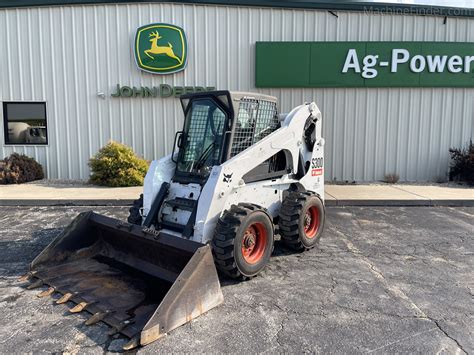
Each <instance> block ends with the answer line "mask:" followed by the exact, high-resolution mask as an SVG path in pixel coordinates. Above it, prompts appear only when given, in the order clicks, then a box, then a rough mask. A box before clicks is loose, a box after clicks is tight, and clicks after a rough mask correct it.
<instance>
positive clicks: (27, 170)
mask: <svg viewBox="0 0 474 355" xmlns="http://www.w3.org/2000/svg"><path fill="white" fill-rule="evenodd" d="M43 178H44V172H43V167H42V166H41V164H39V163H38V162H37V161H36V160H34V159H33V158H30V157H27V156H26V155H23V154H18V153H13V154H12V155H10V156H9V157H7V158H5V159H3V160H0V184H22V183H24V182H29V181H34V180H41V179H43Z"/></svg>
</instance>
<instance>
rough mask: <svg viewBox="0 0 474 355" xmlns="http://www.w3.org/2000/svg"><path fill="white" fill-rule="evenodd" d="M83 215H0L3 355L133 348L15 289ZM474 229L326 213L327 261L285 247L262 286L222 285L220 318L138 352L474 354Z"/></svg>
mask: <svg viewBox="0 0 474 355" xmlns="http://www.w3.org/2000/svg"><path fill="white" fill-rule="evenodd" d="M84 210H88V208H86V207H34V208H29V207H21V208H20V207H1V208H0V225H1V226H2V228H1V230H0V245H1V247H0V307H1V310H2V312H1V315H0V353H12V352H68V353H74V352H81V353H83V352H89V353H101V352H103V351H113V350H115V349H119V348H120V347H121V345H123V344H124V342H126V340H125V339H122V338H120V337H119V338H111V337H109V336H108V335H107V333H108V327H107V326H106V325H104V324H97V325H94V326H86V325H84V324H83V322H84V320H85V319H86V318H87V315H85V314H79V315H72V314H69V313H68V312H67V310H68V307H70V305H56V304H54V303H53V302H52V299H51V298H44V299H38V298H37V297H35V295H36V294H37V293H38V292H39V291H38V290H26V289H25V288H24V286H23V285H22V284H21V283H18V282H17V281H16V280H17V278H18V277H19V276H20V275H22V274H24V273H25V272H26V271H27V267H28V263H29V262H30V261H31V260H32V259H33V258H34V257H35V256H36V255H37V254H38V253H39V252H40V251H41V250H42V249H43V248H44V247H45V246H46V245H47V244H48V243H49V242H50V241H51V240H52V239H53V238H54V236H55V235H57V233H58V232H59V231H60V230H61V228H62V227H64V226H66V225H67V224H68V223H69V222H70V221H71V220H72V219H73V218H74V217H75V216H76V215H77V214H78V213H79V212H81V211H84ZM94 210H96V211H97V212H99V213H104V214H107V215H109V216H113V217H116V218H120V219H125V217H126V216H127V213H128V209H127V208H125V207H102V208H97V207H94ZM473 221H474V208H449V207H346V208H342V207H339V208H336V207H331V208H328V209H327V220H326V230H325V234H324V236H323V239H322V240H321V243H320V246H319V248H318V249H313V250H311V251H309V252H305V253H293V252H290V251H289V250H287V249H285V248H284V247H282V246H281V245H280V244H277V245H276V247H275V251H274V256H273V258H272V259H271V262H270V265H269V266H268V267H267V268H266V269H265V271H264V272H263V274H262V275H261V276H258V277H256V278H254V279H252V280H250V281H248V282H242V283H234V282H233V281H229V280H227V279H224V278H221V283H222V288H223V293H224V298H225V301H224V304H223V305H222V306H220V307H218V308H215V309H213V310H211V311H210V312H208V313H207V314H205V315H203V316H201V317H199V318H197V319H196V320H194V321H192V322H191V323H189V324H187V325H185V326H183V327H181V328H178V329H177V330H175V331H173V332H171V333H170V334H169V335H168V336H167V337H165V338H163V339H161V340H160V341H158V342H155V343H153V344H151V345H149V346H147V347H144V348H140V349H139V350H138V352H139V353H154V352H157V351H160V352H166V353H169V352H214V353H215V352H230V353H234V352H239V353H255V352H268V353H274V352H294V353H299V352H324V353H326V352H331V353H368V352H369V353H387V352H390V353H393V352H407V353H408V352H409V353H414V352H423V353H427V352H429V353H438V352H440V351H445V352H448V353H459V352H460V353H462V352H466V353H469V352H473V351H474V341H473V329H474V319H473V316H474V312H473V310H474V305H473V292H474V273H473V270H474V257H473V252H474V242H473V235H474V224H473Z"/></svg>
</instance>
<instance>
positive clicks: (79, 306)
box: [69, 302, 89, 313]
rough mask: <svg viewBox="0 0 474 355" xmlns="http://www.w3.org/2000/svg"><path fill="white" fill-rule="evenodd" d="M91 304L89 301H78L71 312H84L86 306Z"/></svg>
mask: <svg viewBox="0 0 474 355" xmlns="http://www.w3.org/2000/svg"><path fill="white" fill-rule="evenodd" d="M88 305H89V303H87V302H81V303H78V304H76V305H75V306H74V307H72V308H71V309H70V310H69V312H71V313H79V312H82V311H83V310H84V308H86V307H87V306H88Z"/></svg>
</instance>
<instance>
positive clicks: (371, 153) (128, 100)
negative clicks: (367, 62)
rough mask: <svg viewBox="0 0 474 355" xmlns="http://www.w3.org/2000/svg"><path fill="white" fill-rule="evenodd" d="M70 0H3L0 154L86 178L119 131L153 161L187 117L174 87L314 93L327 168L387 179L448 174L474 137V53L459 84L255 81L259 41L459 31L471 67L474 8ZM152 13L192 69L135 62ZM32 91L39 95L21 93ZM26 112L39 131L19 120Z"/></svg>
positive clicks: (285, 97)
mask: <svg viewBox="0 0 474 355" xmlns="http://www.w3.org/2000/svg"><path fill="white" fill-rule="evenodd" d="M68 2H69V3H70V4H69V5H49V4H52V3H54V1H25V0H21V1H0V77H1V78H2V79H1V82H0V102H2V104H3V110H1V111H0V116H1V120H0V121H1V122H2V124H1V125H0V127H1V128H0V140H1V143H0V147H1V155H2V157H4V156H7V155H9V154H10V153H12V152H21V153H24V154H26V155H28V156H31V157H34V158H35V159H37V160H38V161H39V162H40V163H41V164H42V165H43V166H44V167H45V171H46V173H47V176H48V178H52V179H55V178H62V179H79V178H80V179H84V178H87V177H88V174H89V170H88V165H87V162H88V159H89V158H90V157H91V156H92V155H93V154H94V153H95V152H97V150H98V149H99V148H100V147H101V146H103V145H104V144H105V143H107V141H108V140H110V139H113V140H116V141H119V142H122V143H125V144H127V145H130V146H132V147H133V149H134V150H135V151H136V152H137V153H138V154H139V155H142V156H144V157H145V158H146V159H149V160H151V159H155V158H159V157H161V156H163V155H164V154H167V153H169V152H170V151H171V149H172V144H173V138H174V133H175V131H177V130H179V129H180V128H181V126H182V122H183V117H182V112H181V107H180V104H179V100H178V99H177V98H175V97H174V95H173V93H174V94H176V95H178V94H179V93H180V92H184V91H192V90H206V89H211V88H216V89H230V90H240V91H257V92H262V93H265V94H270V95H274V96H277V97H278V98H279V109H280V112H287V111H288V110H290V109H291V108H293V107H294V106H297V105H299V104H301V103H303V102H306V101H310V100H315V101H316V102H317V104H318V106H319V107H320V109H321V111H322V113H323V130H324V137H325V139H326V156H325V160H326V162H325V167H326V172H325V176H326V180H337V181H341V180H349V181H353V180H355V181H377V180H381V179H383V177H384V175H385V174H387V173H396V174H399V175H400V180H402V181H433V180H439V179H445V178H446V176H447V172H448V168H449V154H448V148H450V147H460V146H462V145H465V144H466V143H468V142H469V139H472V137H473V136H474V74H473V73H474V62H473V63H472V65H471V69H470V71H469V72H466V73H465V75H464V78H465V79H463V80H464V82H463V84H460V85H457V87H452V85H450V83H451V80H449V79H446V78H445V79H443V80H445V82H443V80H442V79H439V80H438V79H436V80H438V81H437V85H436V86H434V85H433V86H427V87H422V86H413V87H406V86H405V87H403V85H401V86H392V87H390V85H389V87H370V86H363V87H360V86H359V87H355V86H350V85H348V86H347V87H344V85H333V86H332V87H331V86H330V85H329V86H325V87H324V86H323V87H318V85H309V86H306V87H305V86H304V85H302V86H301V85H294V87H291V85H289V86H285V85H281V87H264V86H265V85H259V87H256V78H257V77H258V75H259V73H256V47H257V46H258V45H257V43H259V42H263V43H270V44H271V42H288V43H298V42H315V43H316V42H317V43H321V42H331V43H333V42H345V41H351V42H361V43H368V42H380V41H383V42H397V43H400V42H409V43H413V42H423V43H431V42H440V43H442V42H446V43H449V44H453V43H462V44H463V48H464V49H463V50H464V53H462V54H463V55H464V56H463V57H462V58H464V59H465V62H463V63H464V65H465V68H466V67H467V66H468V64H470V62H469V60H470V59H469V58H471V56H474V51H473V50H472V48H474V47H473V43H474V20H473V18H472V16H471V15H472V14H471V10H466V9H465V10H463V11H461V10H459V11H458V12H456V11H451V12H450V10H449V9H447V8H435V10H436V11H433V12H428V13H426V12H425V13H421V12H419V11H421V10H420V9H425V10H426V9H427V8H426V7H425V8H421V7H413V6H412V7H400V6H399V7H397V6H390V7H385V8H383V7H382V6H381V5H377V6H376V7H374V8H363V7H362V6H357V5H347V4H346V5H341V4H337V5H332V6H331V5H329V6H328V5H325V4H322V3H320V2H318V1H313V2H304V3H302V2H286V3H285V2H277V3H275V4H277V6H278V7H276V6H272V5H273V4H272V3H273V2H272V1H260V2H256V3H255V5H253V6H247V5H244V4H248V3H249V2H244V1H242V2H239V1H223V0H222V1H217V0H216V1H209V2H206V1H199V2H198V1H196V2H192V1H188V2H182V3H181V2H167V3H165V2H161V1H154V2H128V3H112V2H107V1H91V0H89V1H76V0H74V1H64V2H63V3H68ZM239 4H240V5H239ZM397 9H399V10H400V9H401V10H403V11H395V10H397ZM407 9H408V10H407ZM428 9H429V8H428ZM405 10H406V11H405ZM431 10H433V8H431ZM154 23H167V24H172V25H176V26H178V27H179V28H181V29H183V31H184V32H185V34H186V38H187V65H186V66H185V68H184V70H182V71H179V72H176V73H170V74H166V75H159V74H155V73H150V72H149V71H144V70H142V69H140V68H139V67H138V66H137V63H136V61H137V59H136V55H135V53H134V49H135V40H136V35H137V29H138V28H141V27H143V26H146V25H147V24H154ZM165 42H166V41H165ZM281 44H282V43H280V45H281ZM281 48H282V56H283V54H284V52H285V49H284V47H281ZM318 48H319V47H318ZM320 48H324V46H322V47H320ZM441 54H442V53H441ZM285 55H286V54H285ZM272 58H274V59H272V60H275V61H278V60H280V59H281V58H280V54H278V53H277V54H276V55H275V56H274V57H272ZM297 58H300V57H297ZM466 58H467V59H466ZM418 59H420V58H418ZM464 59H463V60H464ZM301 60H302V62H303V61H304V57H301ZM420 60H421V59H420ZM453 63H456V60H453ZM270 64H271V63H270ZM415 64H416V65H420V62H417V63H415ZM299 65H300V63H298V62H297V63H295V66H296V67H298V66H299ZM301 65H302V64H301ZM407 65H408V64H407ZM453 68H456V67H454V66H453ZM280 74H281V75H282V76H284V75H287V73H286V74H285V73H283V72H281V73H276V74H275V76H276V77H279V76H280ZM290 74H291V73H290ZM295 75H296V74H295ZM287 76H289V80H290V81H291V79H292V78H291V75H287ZM466 78H467V79H466ZM160 85H161V86H160ZM450 86H451V87H450ZM134 88H135V89H134ZM117 90H118V92H117ZM173 90H174V91H173ZM28 102H30V103H34V104H39V105H34V104H33V105H32V106H27V105H26V106H25V105H22V104H23V103H28ZM33 111H34V112H35V115H37V116H35V117H31V116H32V114H31V112H33ZM22 124H26V125H28V127H33V128H35V129H33V130H31V129H29V130H26V131H22V129H23V128H22V127H23V126H22ZM25 127H26V126H25ZM15 130H18V132H20V133H21V132H23V133H21V134H22V135H21V134H20V133H18V134H17V133H15V132H16V131H15ZM7 131H8V132H7ZM25 132H26V133H25Z"/></svg>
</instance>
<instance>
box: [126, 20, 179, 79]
mask: <svg viewBox="0 0 474 355" xmlns="http://www.w3.org/2000/svg"><path fill="white" fill-rule="evenodd" d="M187 52H188V48H187V43H186V35H185V34H184V31H183V29H182V28H179V27H178V26H174V25H169V24H166V23H154V24H150V25H146V26H142V27H140V28H138V29H137V34H136V36H135V59H136V61H137V65H138V67H139V68H140V69H142V70H145V71H148V72H151V73H157V74H169V73H176V72H178V71H180V70H183V69H184V67H185V66H186V59H187V55H188V53H187Z"/></svg>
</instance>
